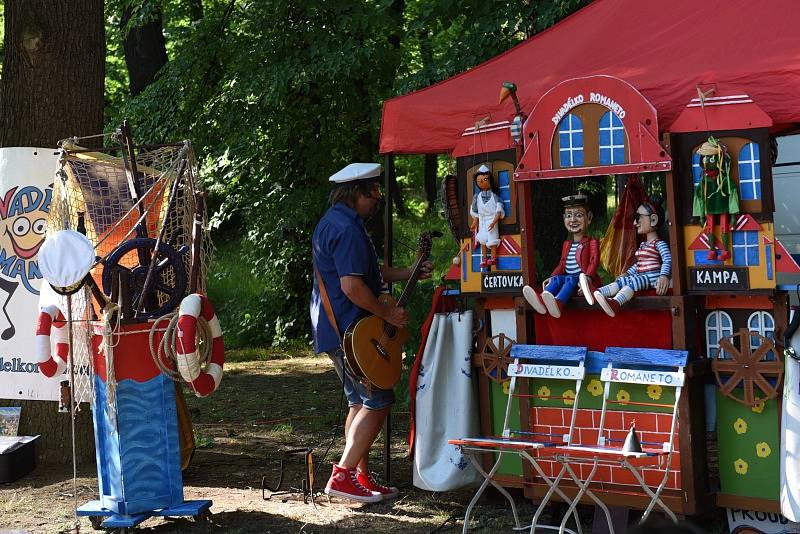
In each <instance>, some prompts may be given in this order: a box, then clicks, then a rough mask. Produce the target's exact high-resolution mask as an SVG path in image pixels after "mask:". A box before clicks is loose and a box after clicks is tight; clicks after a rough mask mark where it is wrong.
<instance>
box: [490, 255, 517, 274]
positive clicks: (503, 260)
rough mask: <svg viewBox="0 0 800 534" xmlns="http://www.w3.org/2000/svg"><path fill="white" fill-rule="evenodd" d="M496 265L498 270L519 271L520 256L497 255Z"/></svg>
mask: <svg viewBox="0 0 800 534" xmlns="http://www.w3.org/2000/svg"><path fill="white" fill-rule="evenodd" d="M496 267H497V269H498V270H500V271H521V270H522V256H498V257H497V265H496Z"/></svg>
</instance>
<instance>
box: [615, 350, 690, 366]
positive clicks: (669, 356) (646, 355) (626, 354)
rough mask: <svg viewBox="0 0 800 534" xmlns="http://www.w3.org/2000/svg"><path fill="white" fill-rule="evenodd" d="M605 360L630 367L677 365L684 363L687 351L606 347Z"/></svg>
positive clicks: (687, 354)
mask: <svg viewBox="0 0 800 534" xmlns="http://www.w3.org/2000/svg"><path fill="white" fill-rule="evenodd" d="M604 354H605V358H606V361H607V362H611V363H612V364H614V365H615V366H616V365H620V364H624V365H626V366H630V367H647V366H667V367H678V366H681V365H686V360H687V359H688V357H689V353H688V352H687V351H685V350H667V349H640V348H622V347H608V348H606V351H605V353H604Z"/></svg>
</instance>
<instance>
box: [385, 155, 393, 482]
mask: <svg viewBox="0 0 800 534" xmlns="http://www.w3.org/2000/svg"><path fill="white" fill-rule="evenodd" d="M384 161H385V164H384V172H383V180H384V185H383V190H384V195H385V196H386V204H385V207H384V218H383V263H384V265H386V266H387V267H391V266H392V262H393V258H392V253H393V248H392V247H393V246H394V242H393V241H394V240H393V239H392V189H391V187H389V185H390V184H391V183H392V181H393V180H394V154H391V153H389V154H386V156H385V159H384ZM391 291H392V285H391V284H389V292H391ZM391 475H392V412H391V408H390V409H389V413H388V414H386V421H384V423H383V479H384V480H386V483H387V484H388V483H389V481H390V480H391Z"/></svg>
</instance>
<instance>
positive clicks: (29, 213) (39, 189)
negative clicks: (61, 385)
mask: <svg viewBox="0 0 800 534" xmlns="http://www.w3.org/2000/svg"><path fill="white" fill-rule="evenodd" d="M54 152H55V151H54V150H53V149H51V148H21V147H13V148H0V308H1V309H0V398H5V399H41V400H56V399H58V380H57V379H52V380H51V379H49V378H47V377H45V376H44V375H42V374H41V373H40V372H39V366H38V365H37V363H36V355H35V354H34V347H36V320H37V316H38V311H39V289H40V288H41V283H42V273H41V272H40V271H39V264H38V262H37V257H38V253H39V248H40V247H41V246H42V243H43V242H44V234H45V229H46V227H47V224H46V223H47V215H48V213H49V211H50V202H51V199H52V186H51V184H52V182H53V176H54V175H55V171H56V169H57V168H58V157H57V156H56V155H55V154H54Z"/></svg>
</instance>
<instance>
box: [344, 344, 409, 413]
mask: <svg viewBox="0 0 800 534" xmlns="http://www.w3.org/2000/svg"><path fill="white" fill-rule="evenodd" d="M328 356H329V357H330V359H331V360H332V361H333V367H334V369H336V374H337V375H339V380H341V381H342V385H343V387H344V395H345V397H347V405H348V406H351V407H352V406H358V405H363V406H364V407H365V408H367V409H369V410H380V409H382V408H386V407H387V406H389V405H390V404H392V403H393V402H394V391H393V390H391V389H378V388H372V389H371V390H370V391H367V387H366V386H365V385H364V384H362V383H361V381H360V380H359V379H358V378H356V377H354V376H353V375H352V372H351V371H350V369H349V368H348V367H347V365H345V363H344V351H342V349H341V348H338V349H336V350H335V351H334V352H329V353H328Z"/></svg>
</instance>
